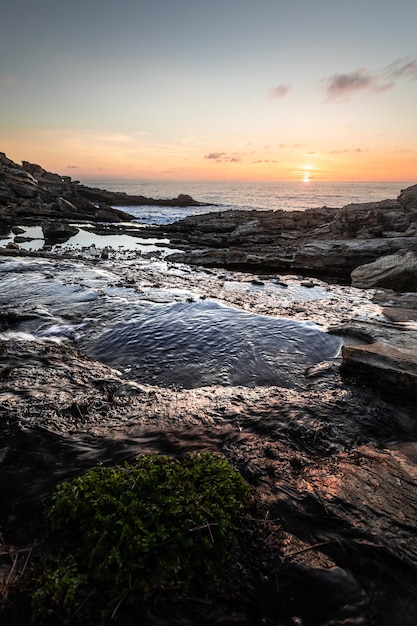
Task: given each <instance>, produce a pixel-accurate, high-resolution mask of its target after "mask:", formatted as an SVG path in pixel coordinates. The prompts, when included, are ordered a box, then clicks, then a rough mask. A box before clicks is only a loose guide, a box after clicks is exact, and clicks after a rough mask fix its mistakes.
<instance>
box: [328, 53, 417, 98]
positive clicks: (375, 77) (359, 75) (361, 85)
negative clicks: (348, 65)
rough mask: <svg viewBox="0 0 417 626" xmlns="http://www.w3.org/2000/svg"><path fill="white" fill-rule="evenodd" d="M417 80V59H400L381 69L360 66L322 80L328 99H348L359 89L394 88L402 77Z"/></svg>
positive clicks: (373, 90) (382, 89) (378, 89)
mask: <svg viewBox="0 0 417 626" xmlns="http://www.w3.org/2000/svg"><path fill="white" fill-rule="evenodd" d="M404 78H406V79H407V78H408V80H417V60H416V59H408V58H406V59H398V60H397V61H393V62H392V63H390V64H389V65H387V66H386V67H384V68H383V69H382V70H380V71H375V72H370V71H368V70H367V69H366V68H360V69H357V70H355V71H354V72H350V73H348V74H333V76H330V77H329V78H325V79H323V80H322V81H320V86H321V87H322V88H324V90H325V92H326V93H327V100H344V101H346V100H348V98H349V96H351V95H352V94H353V93H356V92H358V91H369V92H381V91H386V90H387V89H392V88H393V87H394V86H395V84H396V82H397V81H398V80H400V79H404Z"/></svg>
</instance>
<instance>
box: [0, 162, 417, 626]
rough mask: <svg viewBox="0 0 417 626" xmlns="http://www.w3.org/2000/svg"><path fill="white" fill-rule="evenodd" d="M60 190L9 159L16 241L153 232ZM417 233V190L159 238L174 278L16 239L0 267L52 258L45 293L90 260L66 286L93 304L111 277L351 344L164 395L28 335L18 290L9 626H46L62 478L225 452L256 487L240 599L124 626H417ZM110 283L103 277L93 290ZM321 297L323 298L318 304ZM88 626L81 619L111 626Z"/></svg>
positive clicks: (5, 615) (178, 609)
mask: <svg viewBox="0 0 417 626" xmlns="http://www.w3.org/2000/svg"><path fill="white" fill-rule="evenodd" d="M16 169H17V170H19V171H24V172H26V173H27V174H29V175H30V176H31V177H32V178H33V179H34V181H35V182H33V181H31V180H30V179H29V177H27V176H26V175H25V174H18V173H16V172H15V171H12V170H16ZM51 176H52V177H55V176H57V175H55V174H50V173H47V172H45V170H43V169H42V168H40V166H34V165H33V164H27V163H24V165H23V167H20V166H17V165H16V164H14V163H13V162H11V161H10V160H8V159H7V157H5V156H4V155H0V225H2V226H3V229H4V230H5V231H6V230H10V229H11V228H14V229H16V228H17V227H18V226H19V225H22V224H25V223H26V224H29V223H30V224H37V225H40V226H42V227H43V229H44V233H45V240H46V238H47V236H48V233H49V236H51V233H52V238H53V237H54V236H57V235H58V234H59V233H61V235H62V237H68V236H70V234H69V232H70V230H69V229H70V228H73V224H74V223H75V224H79V223H81V222H83V221H86V222H94V223H95V227H97V228H98V229H101V228H106V229H107V228H110V229H115V231H117V232H119V231H120V230H121V231H123V229H125V231H126V232H129V234H131V235H132V236H134V230H133V229H130V227H129V224H128V222H129V220H130V219H131V216H129V214H128V213H124V212H122V213H120V212H119V209H117V208H115V207H117V206H129V204H130V205H131V206H133V205H134V204H137V198H135V200H133V199H132V201H131V203H130V202H128V201H126V198H124V197H122V198H120V196H119V195H118V196H117V197H116V196H107V195H105V196H103V195H100V194H101V193H104V194H107V192H101V190H87V191H86V190H85V189H83V187H82V186H81V185H79V183H76V182H73V181H71V180H69V179H67V178H65V177H59V176H58V178H59V179H60V181H58V179H54V180H52V179H51V180H50V177H51ZM21 179H24V182H23V183H22V180H21ZM26 179H27V180H26ZM28 181H29V182H28ZM36 181H37V182H36ZM48 181H49V182H48ZM16 189H18V190H19V191H18V192H17V191H16ZM80 189H81V191H80ZM19 194H20V195H19ZM25 194H27V195H26V196H25ZM30 194H33V195H30ZM88 194H92V195H90V196H89V195H88ZM99 198H100V199H99ZM179 198H180V200H178V199H177V200H175V199H174V200H173V202H175V201H182V200H181V198H183V197H181V196H180V197H179ZM185 198H186V199H185V200H184V201H186V202H190V201H191V200H188V198H189V197H188V196H185ZM121 200H122V201H121ZM149 201H150V202H154V201H153V200H152V199H149ZM163 202H166V201H163ZM140 204H144V202H142V201H141V202H140ZM112 205H114V206H112ZM73 207H74V208H73ZM51 212H52V213H51ZM100 222H106V224H104V225H102V224H100ZM121 222H122V223H123V224H122V223H121ZM125 222H127V224H126V225H124V223H125ZM416 224H417V185H416V186H413V187H410V188H408V189H406V190H404V191H403V192H402V193H401V194H400V196H399V198H398V199H397V200H387V201H384V202H382V203H368V204H365V205H350V206H346V207H344V208H343V209H332V208H328V207H322V208H319V209H311V210H310V211H306V212H305V213H297V212H288V213H287V212H283V211H274V212H270V211H266V212H255V211H254V212H246V211H233V212H230V211H227V212H223V213H220V212H217V213H210V214H205V215H201V216H199V217H192V218H187V219H186V220H183V221H182V222H177V223H174V224H172V225H169V226H164V227H158V228H156V227H150V228H146V230H147V232H148V234H149V236H150V237H151V236H152V237H155V236H159V237H166V238H168V239H169V240H170V243H169V244H168V245H170V246H171V247H172V248H178V249H181V250H183V252H181V253H179V252H175V253H173V254H171V255H170V257H167V260H166V265H164V264H161V266H158V264H155V265H152V262H151V261H150V262H149V263H145V262H143V263H139V262H138V259H139V257H138V258H137V259H135V258H128V259H126V260H125V261H123V260H120V261H117V260H114V259H112V257H111V254H110V255H101V256H98V257H97V258H95V259H94V260H93V261H91V260H86V259H81V258H78V257H76V255H74V256H73V257H71V255H70V254H66V255H61V256H60V255H58V254H54V253H53V252H51V251H50V250H49V249H47V248H46V247H45V249H44V250H39V251H37V252H26V251H24V250H22V249H19V243H18V242H17V241H16V240H15V241H14V242H12V243H13V244H14V245H13V246H10V247H8V248H6V247H5V248H3V249H1V250H0V253H1V255H2V256H1V259H0V261H2V262H4V263H9V262H10V265H11V266H12V267H13V266H14V265H16V266H19V263H21V261H22V260H24V261H25V263H26V266H25V267H26V269H24V270H19V269H16V271H17V272H18V271H25V272H26V271H30V264H31V263H32V258H33V262H35V261H38V262H39V261H40V262H41V263H42V264H44V265H42V267H43V269H42V271H41V272H40V274H39V276H40V277H41V278H40V279H39V280H41V281H43V282H44V283H45V285H47V284H48V281H49V282H50V281H56V283H57V285H59V272H60V264H61V263H62V264H64V265H65V266H66V267H68V266H69V265H70V264H73V265H74V272H77V274H74V277H73V278H70V279H69V280H68V282H67V283H65V285H66V287H68V285H69V286H74V289H75V287H76V288H77V289H80V290H81V291H82V290H83V289H84V288H85V285H91V284H93V285H95V284H96V283H97V282H98V283H99V284H98V287H95V288H96V289H97V291H100V285H101V283H100V282H99V281H98V278H100V277H102V276H105V277H106V280H108V284H109V285H110V286H111V289H112V290H114V291H115V292H117V290H119V289H120V290H123V289H128V290H129V293H131V292H132V293H134V294H136V295H137V297H138V298H140V297H143V298H145V299H147V298H151V297H152V296H151V294H154V296H153V297H155V298H156V300H155V302H159V300H158V298H161V291H162V290H163V289H169V290H171V292H172V293H174V294H175V297H176V298H177V297H178V298H180V302H181V303H182V304H184V305H187V304H192V303H193V302H194V301H195V302H197V303H198V302H203V303H204V301H205V300H206V299H207V298H208V299H212V300H215V301H217V302H219V303H220V304H222V305H223V304H224V305H225V306H229V307H235V308H236V309H239V310H245V311H248V312H251V313H256V314H260V315H266V316H276V317H280V316H281V317H290V318H293V319H298V320H300V321H309V320H315V321H317V322H319V323H321V324H323V326H324V327H326V329H327V330H328V332H330V333H334V334H336V335H338V336H340V337H343V338H344V339H345V343H344V345H343V348H342V350H343V353H342V357H341V358H340V357H337V358H334V359H330V360H328V361H323V362H320V363H318V364H317V365H313V366H310V367H307V368H306V369H305V370H304V371H302V372H300V373H299V377H298V380H297V384H296V385H295V386H293V387H290V386H289V387H285V386H279V385H269V386H264V387H257V386H253V387H251V386H247V387H245V386H230V385H229V386H227V385H225V386H222V385H220V384H216V385H213V386H206V387H198V388H181V387H178V386H174V385H168V386H165V387H164V386H158V385H156V384H151V383H150V382H148V383H146V384H145V383H144V382H143V381H141V380H140V378H139V379H134V378H133V377H132V375H131V374H129V372H128V371H127V370H126V371H125V370H123V371H122V370H121V371H118V370H115V369H113V368H111V367H109V366H107V365H105V364H104V363H102V362H99V361H98V360H95V359H93V358H91V357H88V356H87V355H86V354H85V352H83V350H82V349H80V347H78V346H77V344H75V343H73V342H72V341H71V340H70V339H68V341H66V342H64V343H61V344H60V343H56V342H53V341H37V340H35V339H30V338H29V339H28V338H26V339H25V340H24V341H23V340H22V339H21V337H20V336H19V331H20V330H21V329H27V328H30V324H31V323H32V321H33V323H34V324H35V323H36V319H37V317H38V316H39V315H40V314H41V312H39V311H37V310H32V309H31V307H30V305H26V304H25V302H24V296H23V295H22V294H20V293H19V292H18V290H17V291H16V303H15V305H13V306H12V305H10V306H8V307H5V308H3V310H2V313H1V317H0V398H1V402H0V423H1V430H0V474H1V481H0V548H1V549H0V587H1V594H0V622H3V621H4V622H5V623H7V624H8V625H10V626H22V624H26V623H28V622H29V621H30V595H31V593H32V590H33V589H32V587H31V577H32V580H33V576H36V575H37V574H38V570H37V569H36V568H37V567H38V566H39V559H40V556H41V554H42V541H44V540H45V538H44V537H43V535H42V532H43V531H42V521H41V520H42V515H43V512H44V509H45V503H46V502H47V501H48V498H50V494H51V491H52V489H53V487H54V485H55V484H56V483H57V482H59V481H61V480H64V479H67V478H69V477H71V476H74V475H76V474H78V473H80V472H83V471H85V469H86V468H88V467H91V466H92V465H94V464H96V463H97V462H103V463H115V462H118V463H120V462H123V461H124V460H132V459H134V458H135V457H136V456H137V455H138V454H146V453H149V452H158V453H163V454H169V455H174V456H178V457H181V455H183V454H184V453H185V452H187V451H190V450H193V451H200V450H201V451H203V450H204V451H206V450H209V451H214V452H216V453H219V454H221V455H222V456H224V457H225V458H227V459H228V460H229V461H230V462H231V463H232V464H233V465H234V466H235V467H237V468H238V469H239V470H240V471H241V473H242V474H243V476H244V477H245V478H246V479H247V480H248V481H249V482H250V483H251V484H252V485H253V486H254V487H255V488H256V493H257V509H256V511H255V512H254V513H253V517H252V519H251V521H250V526H251V528H250V532H249V533H248V532H247V530H248V529H247V528H246V529H242V533H241V537H240V539H241V543H240V544H239V546H238V548H237V550H236V553H235V554H234V555H233V556H232V558H231V561H230V570H229V572H225V577H224V578H225V581H224V582H225V584H224V586H222V587H220V588H214V587H213V586H211V585H210V584H207V582H206V581H200V582H201V585H200V587H198V588H197V589H194V590H192V593H191V592H190V593H188V595H185V596H182V597H180V598H178V599H177V600H176V601H172V600H170V599H169V598H167V597H164V596H162V597H158V598H156V599H155V602H154V603H153V604H152V606H148V605H144V606H143V605H140V606H139V607H138V606H137V605H136V606H134V608H133V612H130V613H129V607H126V610H125V612H124V613H123V612H121V614H120V616H119V618H118V621H117V623H118V624H123V626H125V625H126V624H130V623H137V620H138V615H139V616H140V619H141V622H142V623H144V624H146V625H147V626H177V625H178V624H181V625H182V626H192V625H193V624H196V623H199V624H207V625H213V626H214V625H215V624H216V625H217V624H218V625H219V626H220V624H223V626H224V625H228V626H232V625H233V624H241V625H242V626H259V624H265V625H266V626H295V625H298V626H342V625H343V626H414V625H415V624H416V623H417V601H416V597H415V589H416V586H417V542H416V537H417V527H416V512H417V443H416V442H417V419H416V418H417V410H416V405H415V400H416V397H417V356H416V349H415V347H416V346H417V284H416V275H417V272H416V261H415V256H416V255H417V234H416ZM48 229H50V230H48ZM141 230H144V229H141ZM141 234H142V233H141ZM15 235H16V237H18V236H19V233H17V232H16V233H15ZM142 261H143V259H142ZM93 270H94V271H96V272H97V276H96V277H95V278H94V279H93V278H92V277H91V276H87V274H88V272H90V271H93ZM249 270H250V272H251V273H249ZM81 275H82V278H79V276H81ZM323 278H326V279H328V281H329V282H324V281H323V280H322V279H323ZM100 280H101V279H100ZM84 283H85V285H84ZM346 283H351V285H350V286H347V285H346ZM315 290H317V291H318V292H320V293H319V296H320V297H317V299H314V298H313V297H311V299H309V297H308V294H309V293H311V294H313V293H314V291H315ZM81 291H80V293H81ZM58 293H60V292H59V291H58ZM82 293H84V292H82ZM118 293H119V292H118ZM300 293H302V294H303V298H304V300H301V301H300V299H299V298H300V296H299V294H300ZM122 295H123V294H122V292H121V291H120V297H122ZM123 297H124V295H123ZM123 297H122V299H123ZM88 302H89V300H88V298H87V299H85V300H83V299H82V298H80V300H79V301H78V304H77V306H76V307H75V308H74V311H72V310H68V311H67V312H66V313H65V315H66V319H67V320H68V323H69V324H70V323H75V322H77V323H82V322H83V321H84V316H83V314H82V311H83V309H82V308H80V307H82V306H85V307H86V310H87V311H88V306H89V305H88ZM162 302H164V300H163V298H162ZM60 307H61V309H60V310H62V309H63V308H65V307H63V306H62V302H60ZM35 308H36V307H35ZM370 309H372V315H370V314H369V310H370ZM354 311H356V313H355V312H354ZM358 311H359V313H358ZM249 340H250V338H248V341H249ZM78 617H79V619H78V618H77V616H75V618H74V623H75V624H77V623H82V624H83V626H85V625H86V624H90V626H96V624H95V623H90V622H89V621H88V620H86V621H82V620H83V617H82V612H81V613H80V616H78ZM80 620H81V621H80Z"/></svg>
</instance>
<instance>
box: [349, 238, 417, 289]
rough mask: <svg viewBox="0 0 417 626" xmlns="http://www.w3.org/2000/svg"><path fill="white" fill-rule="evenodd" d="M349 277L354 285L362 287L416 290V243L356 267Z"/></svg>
mask: <svg viewBox="0 0 417 626" xmlns="http://www.w3.org/2000/svg"><path fill="white" fill-rule="evenodd" d="M351 278H352V285H353V286H354V287H360V288H363V289H369V288H377V287H385V288H387V289H393V290H394V291H417V245H416V246H413V248H412V249H411V250H399V251H398V252H397V253H396V254H391V255H388V256H384V257H382V258H380V259H377V260H376V261H374V262H373V263H370V264H367V265H362V266H360V267H357V268H356V269H355V270H354V271H353V272H352V274H351Z"/></svg>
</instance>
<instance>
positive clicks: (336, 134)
mask: <svg viewBox="0 0 417 626" xmlns="http://www.w3.org/2000/svg"><path fill="white" fill-rule="evenodd" d="M416 23H417V3H416V2H415V0H413V1H411V0H397V2H395V3H393V2H392V1H391V2H387V1H386V0H380V1H378V2H377V1H374V0H368V1H367V0H361V1H357V0H351V1H350V2H349V3H346V2H340V1H339V0H333V1H328V0H317V1H316V2H314V3H313V2H311V1H307V0H293V1H292V2H288V1H287V2H281V1H277V0H275V1H272V0H257V2H249V1H248V0H221V1H220V0H212V1H211V2H210V3H208V2H202V1H200V0H194V1H192V0H176V1H175V2H173V1H172V0H171V1H168V0H152V1H150V0H142V1H133V0H118V1H117V2H115V1H113V2H108V1H107V2H106V0H102V1H101V2H98V1H96V0H89V2H88V3H85V2H81V1H80V0H74V1H73V2H72V3H71V4H69V3H62V2H59V1H58V0H56V1H55V2H52V1H49V0H39V1H38V2H37V3H33V2H28V1H27V0H21V1H20V2H19V3H15V4H12V3H9V5H8V6H7V7H5V8H3V10H2V18H1V23H0V53H1V58H2V64H1V66H0V96H1V98H0V102H1V105H0V106H1V116H0V140H1V141H0V150H2V151H4V152H6V154H7V155H8V156H9V157H10V158H12V159H14V160H17V161H20V160H23V159H24V160H30V161H34V162H38V163H40V164H42V165H43V166H44V167H47V168H48V169H52V170H53V171H59V172H60V173H62V174H70V175H72V176H74V177H82V176H87V177H91V176H103V177H105V176H109V175H115V176H126V177H129V178H132V177H138V178H176V179H183V180H186V179H204V178H207V179H235V180H238V179H242V180H245V179H248V180H297V179H298V180H307V179H311V180H314V179H316V180H399V181H413V180H414V179H415V178H417V122H416V120H415V118H416V115H415V109H416V104H417V45H416V36H415V24H416Z"/></svg>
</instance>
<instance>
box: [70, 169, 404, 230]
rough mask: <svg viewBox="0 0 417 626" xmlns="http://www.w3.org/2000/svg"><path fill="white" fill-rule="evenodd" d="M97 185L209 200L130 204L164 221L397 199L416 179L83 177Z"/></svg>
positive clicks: (148, 219)
mask: <svg viewBox="0 0 417 626" xmlns="http://www.w3.org/2000/svg"><path fill="white" fill-rule="evenodd" d="M81 182H82V183H83V184H85V185H89V186H91V187H99V188H101V189H108V190H109V191H124V192H126V193H128V194H134V195H142V196H146V197H150V198H163V199H164V198H175V197H177V196H178V194H180V193H184V194H189V195H190V196H192V197H193V198H194V199H195V200H198V201H200V202H205V203H208V204H209V205H210V206H208V207H186V208H178V209H177V208H172V207H171V208H169V207H149V206H145V207H144V206H140V207H129V209H128V211H129V213H133V214H134V215H137V218H138V220H139V221H141V222H143V223H150V224H164V223H168V222H173V221H176V220H178V219H182V218H183V217H186V216H187V215H193V214H196V213H207V212H208V211H218V210H226V209H258V210H266V209H284V210H286V211H292V210H297V211H304V210H305V209H309V208H312V207H321V206H328V207H335V208H338V207H342V206H345V205H346V204H350V203H353V202H373V201H378V200H385V199H387V198H396V197H397V196H398V195H399V194H400V192H401V190H402V189H405V188H406V187H409V186H410V185H411V184H412V183H410V182H408V183H407V182H405V183H320V182H308V183H303V182H280V183H273V182H255V183H254V182H223V181H221V182H214V181H154V180H153V181H142V180H121V179H119V180H115V179H104V178H102V179H83V180H82V181H81Z"/></svg>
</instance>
